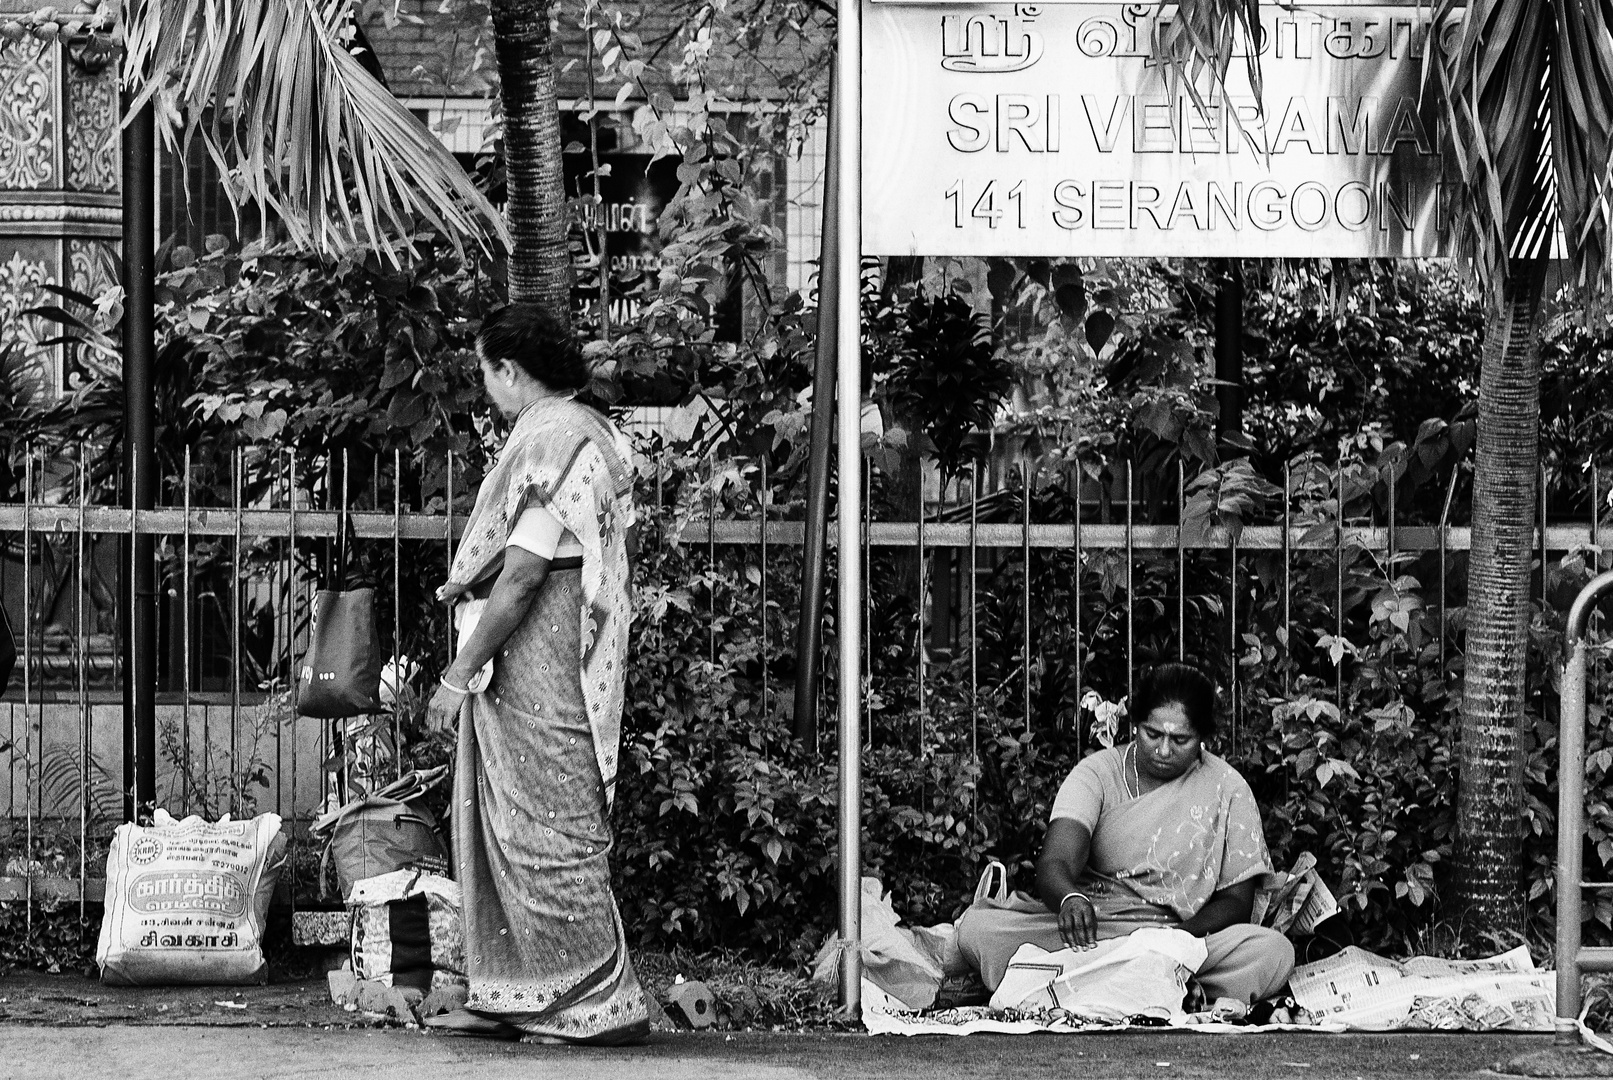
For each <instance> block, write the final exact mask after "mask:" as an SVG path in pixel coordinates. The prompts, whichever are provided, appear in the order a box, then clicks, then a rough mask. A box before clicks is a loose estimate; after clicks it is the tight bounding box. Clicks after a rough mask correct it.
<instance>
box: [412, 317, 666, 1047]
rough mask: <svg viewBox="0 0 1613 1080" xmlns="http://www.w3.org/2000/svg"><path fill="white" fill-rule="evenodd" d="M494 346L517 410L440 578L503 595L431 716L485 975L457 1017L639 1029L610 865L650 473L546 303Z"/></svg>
mask: <svg viewBox="0 0 1613 1080" xmlns="http://www.w3.org/2000/svg"><path fill="white" fill-rule="evenodd" d="M477 351H478V354H479V356H480V358H481V368H482V377H483V382H484V384H485V386H486V388H487V393H488V396H489V397H490V398H491V399H492V402H493V404H494V406H495V407H496V408H497V409H498V410H499V412H500V413H502V414H503V415H504V416H505V417H507V418H509V419H511V421H512V424H511V430H510V435H509V440H508V441H507V442H506V444H505V446H504V449H503V451H502V452H501V453H500V454H499V457H498V461H497V463H496V464H495V465H494V466H493V468H492V470H491V471H490V472H489V473H488V475H487V477H486V478H485V479H484V480H483V481H482V486H481V490H480V491H478V492H477V496H476V504H475V507H474V509H472V511H471V514H470V518H469V520H468V521H467V522H466V525H465V534H464V539H463V541H462V544H461V546H460V548H459V551H458V553H457V554H456V555H455V557H454V562H453V567H452V569H451V571H450V573H449V577H448V584H447V585H445V586H444V587H443V589H442V590H440V592H439V596H440V597H441V598H442V599H444V600H450V601H458V602H461V603H463V602H465V601H471V600H481V599H485V607H482V608H481V610H480V612H479V618H478V619H477V621H476V623H475V627H474V630H472V631H471V632H470V633H469V634H468V636H466V635H464V634H463V632H462V641H461V644H460V649H459V655H458V657H457V658H456V659H455V660H454V662H453V664H452V665H450V666H449V668H448V671H447V672H446V673H445V674H444V676H443V679H442V686H441V688H440V689H439V690H438V691H437V693H436V696H435V697H434V698H433V699H432V703H431V706H430V717H429V719H430V720H431V721H432V722H434V723H438V724H451V723H452V722H453V719H454V717H456V716H457V717H458V721H459V754H458V764H457V768H456V773H455V782H454V788H455V789H454V803H453V824H454V863H455V866H456V869H457V875H456V876H457V877H458V880H459V883H460V887H461V890H462V892H463V897H464V933H465V959H466V965H467V968H468V972H467V973H468V975H469V976H470V990H469V1000H468V1001H467V1005H466V1011H465V1012H464V1013H455V1014H452V1015H451V1016H449V1017H443V1018H439V1026H444V1027H449V1028H456V1029H460V1030H472V1031H480V1032H486V1033H491V1034H506V1035H513V1034H523V1035H527V1036H536V1037H540V1038H554V1039H562V1040H566V1041H577V1042H590V1043H617V1042H623V1041H628V1040H632V1039H636V1038H639V1037H642V1036H643V1035H644V1034H645V1033H646V1032H647V1031H648V1030H649V1019H648V1012H647V1005H646V1002H645V998H644V992H643V990H642V989H641V988H640V986H639V982H638V977H637V976H636V974H635V973H634V970H633V964H632V961H631V960H630V959H629V958H628V954H627V940H626V937H625V935H624V933H623V930H622V922H621V917H620V915H619V913H618V911H617V908H616V900H615V897H614V896H613V895H612V893H611V888H610V864H609V855H610V850H611V832H610V824H609V811H610V806H611V802H612V798H613V795H614V789H615V782H616V767H617V754H618V751H619V743H620V737H621V717H622V704H623V695H624V664H625V659H626V652H627V628H628V622H629V621H630V618H631V614H632V613H631V609H630V607H629V598H628V565H627V552H626V544H625V537H626V530H627V527H628V524H629V517H630V508H631V497H632V477H631V473H630V469H629V465H628V463H627V460H626V455H625V454H624V452H623V450H622V448H621V446H620V438H619V436H618V435H617V433H616V431H615V429H614V428H612V427H611V425H610V424H609V422H608V421H606V420H605V418H604V417H602V416H601V415H599V414H598V413H597V412H595V411H593V410H592V409H589V408H587V407H586V406H583V405H581V404H578V403H577V402H576V401H575V400H573V397H574V395H575V393H576V391H577V390H578V389H580V388H581V387H582V386H583V385H584V383H585V382H586V378H587V376H586V369H585V367H584V364H583V360H582V357H581V355H580V352H579V350H578V349H577V346H576V344H575V342H574V341H573V340H572V339H571V338H570V335H569V334H567V333H566V332H565V331H564V330H563V329H562V328H561V327H560V326H559V325H558V324H557V323H556V322H555V321H554V320H553V319H552V318H550V317H549V316H548V315H547V314H546V313H544V312H543V311H542V310H541V309H539V308H537V307H535V306H533V305H527V304H511V305H509V306H508V307H505V308H502V309H500V310H498V311H495V312H494V313H493V314H492V315H490V316H489V317H488V319H487V321H486V323H485V324H484V326H483V328H482V332H481V334H480V335H479V337H478V339H477ZM467 606H470V605H467ZM486 665H491V668H492V670H491V678H490V679H488V678H487V672H486V671H485V670H484V667H485V666H486Z"/></svg>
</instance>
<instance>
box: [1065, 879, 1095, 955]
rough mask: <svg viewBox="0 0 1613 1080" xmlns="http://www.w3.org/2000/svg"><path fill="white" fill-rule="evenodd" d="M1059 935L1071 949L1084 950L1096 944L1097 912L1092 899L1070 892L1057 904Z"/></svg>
mask: <svg viewBox="0 0 1613 1080" xmlns="http://www.w3.org/2000/svg"><path fill="white" fill-rule="evenodd" d="M1059 936H1060V937H1062V938H1063V939H1064V944H1066V945H1068V946H1069V947H1070V948H1072V949H1079V950H1083V951H1084V950H1086V949H1090V948H1092V947H1093V946H1095V945H1097V944H1098V913H1097V911H1096V910H1095V909H1094V908H1093V907H1092V901H1091V900H1088V899H1087V898H1086V897H1085V896H1082V895H1081V894H1080V893H1071V894H1070V895H1069V896H1066V897H1065V898H1064V902H1063V903H1061V904H1060V905H1059Z"/></svg>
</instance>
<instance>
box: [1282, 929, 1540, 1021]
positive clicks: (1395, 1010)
mask: <svg viewBox="0 0 1613 1080" xmlns="http://www.w3.org/2000/svg"><path fill="white" fill-rule="evenodd" d="M1289 987H1290V989H1291V990H1292V991H1293V994H1294V1001H1295V1002H1296V1003H1297V1004H1298V1005H1299V1007H1300V1008H1302V1009H1304V1010H1306V1011H1307V1012H1309V1013H1310V1014H1311V1015H1312V1016H1314V1017H1317V1018H1318V1019H1322V1020H1327V1021H1332V1022H1336V1023H1342V1024H1344V1025H1345V1026H1346V1027H1348V1028H1350V1029H1351V1030H1355V1031H1401V1030H1407V1029H1430V1028H1431V1029H1434V1030H1438V1031H1551V1030H1553V1027H1554V1025H1553V1017H1554V1016H1555V1015H1556V1012H1557V987H1556V977H1555V975H1554V974H1553V973H1552V972H1549V971H1538V970H1536V968H1535V964H1534V960H1533V959H1531V958H1530V956H1529V950H1528V948H1527V947H1525V946H1522V945H1520V946H1518V947H1517V948H1516V949H1513V950H1511V951H1509V952H1505V953H1501V954H1500V955H1498V956H1492V957H1489V958H1487V959H1483V960H1442V959H1439V958H1437V957H1432V956H1417V957H1413V958H1412V959H1410V960H1390V959H1388V958H1386V957H1382V956H1378V955H1377V954H1375V953H1370V952H1367V951H1366V950H1365V949H1361V948H1358V947H1356V946H1354V945H1352V946H1350V947H1349V948H1347V949H1345V950H1344V951H1342V952H1340V953H1339V954H1338V955H1336V956H1330V957H1328V958H1327V959H1325V960H1318V961H1317V962H1316V963H1314V964H1305V965H1303V966H1301V967H1298V968H1295V969H1294V974H1293V977H1292V978H1290V979H1289Z"/></svg>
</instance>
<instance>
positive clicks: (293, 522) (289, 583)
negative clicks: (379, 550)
mask: <svg viewBox="0 0 1613 1080" xmlns="http://www.w3.org/2000/svg"><path fill="white" fill-rule="evenodd" d="M286 456H287V457H288V458H289V459H290V461H289V462H288V463H287V466H286V474H287V479H286V484H287V486H288V487H289V488H290V489H291V502H290V504H289V506H288V507H287V508H286V533H287V543H286V547H287V549H288V551H289V552H290V555H289V557H288V559H287V565H286V598H287V606H288V607H289V608H290V609H291V633H290V635H289V641H288V646H287V647H288V648H289V649H290V652H291V718H292V723H293V724H296V722H297V721H298V719H300V717H299V714H298V712H297V699H298V697H299V696H300V694H301V688H302V665H301V662H300V661H299V660H298V657H297V601H298V598H299V597H301V596H302V589H301V587H300V586H299V584H298V582H297V451H296V450H295V449H292V450H290V451H288V452H287V454H286ZM295 730H296V729H295V728H293V731H295ZM301 745H302V738H301V737H300V735H297V734H293V735H292V737H291V813H292V816H293V817H295V816H296V815H297V813H298V809H299V808H298V806H297V748H298V747H299V746H301ZM291 839H292V842H293V843H295V842H296V840H297V833H296V830H295V829H293V830H292V833H291ZM287 865H288V866H289V867H292V868H295V867H296V865H297V860H295V859H289V860H287ZM292 872H293V874H295V872H296V871H295V869H293V871H292ZM291 892H292V896H296V894H297V890H296V879H295V878H293V879H292V890H291Z"/></svg>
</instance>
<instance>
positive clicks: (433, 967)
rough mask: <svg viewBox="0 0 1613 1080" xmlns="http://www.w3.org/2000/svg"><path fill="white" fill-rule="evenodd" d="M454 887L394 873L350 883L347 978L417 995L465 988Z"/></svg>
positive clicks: (437, 878) (434, 877)
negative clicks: (350, 974) (411, 990)
mask: <svg viewBox="0 0 1613 1080" xmlns="http://www.w3.org/2000/svg"><path fill="white" fill-rule="evenodd" d="M459 903H460V900H459V885H458V884H457V883H455V882H454V881H451V880H450V879H448V878H445V877H442V876H441V875H439V874H428V873H423V872H421V871H419V870H395V871H393V872H392V873H390V874H380V875H378V876H376V877H371V878H365V879H363V880H362V881H359V882H356V883H355V884H354V885H353V889H352V891H351V892H350V893H348V896H347V906H348V908H349V909H351V911H352V913H353V939H352V957H353V975H354V976H355V977H356V978H359V979H370V980H373V981H375V982H379V983H384V984H385V985H387V986H396V987H400V988H410V987H412V988H414V989H417V990H419V991H421V992H422V993H430V992H431V991H433V990H440V989H442V988H443V987H444V986H452V985H461V986H463V985H465V983H466V979H465V940H464V936H463V932H462V930H461V929H460V921H459Z"/></svg>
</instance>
